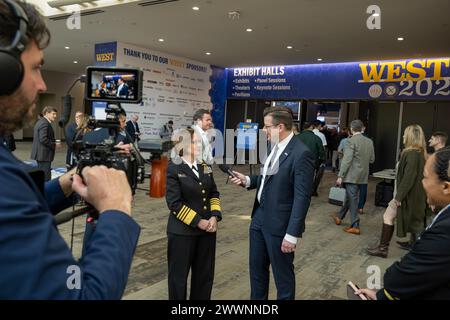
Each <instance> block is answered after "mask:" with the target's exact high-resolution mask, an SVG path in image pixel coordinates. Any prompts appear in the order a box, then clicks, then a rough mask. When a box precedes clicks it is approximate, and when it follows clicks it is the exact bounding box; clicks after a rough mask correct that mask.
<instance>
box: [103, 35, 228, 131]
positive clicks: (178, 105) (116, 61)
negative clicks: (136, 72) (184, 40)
mask: <svg viewBox="0 0 450 320" xmlns="http://www.w3.org/2000/svg"><path fill="white" fill-rule="evenodd" d="M95 49H96V52H95V62H96V65H97V66H104V65H108V66H117V67H126V68H139V69H141V70H142V71H143V72H144V79H143V100H142V103H141V104H127V103H122V107H123V108H124V109H125V111H126V112H127V118H131V116H133V115H135V114H136V115H138V116H139V126H140V130H141V132H142V133H143V136H142V137H141V138H143V139H155V138H159V130H160V128H161V127H162V126H163V125H164V124H165V123H167V121H169V120H172V121H173V122H174V128H175V129H177V128H184V127H187V126H190V125H191V124H192V116H193V114H194V112H195V111H196V110H197V109H200V108H204V109H208V110H211V109H212V106H213V103H212V101H211V97H210V90H211V81H210V77H211V76H212V68H211V66H210V65H208V64H205V63H201V62H197V61H192V60H189V59H185V58H180V57H176V56H172V55H170V54H166V53H162V52H158V51H154V50H151V49H147V48H142V47H138V46H135V45H131V44H126V43H121V42H114V43H105V44H98V45H96V48H95ZM111 59H112V60H111ZM223 91H225V90H223ZM223 95H225V92H224V93H223ZM219 120H220V119H219ZM215 121H217V119H215ZM222 121H223V120H222Z"/></svg>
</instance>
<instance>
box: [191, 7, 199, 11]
mask: <svg viewBox="0 0 450 320" xmlns="http://www.w3.org/2000/svg"><path fill="white" fill-rule="evenodd" d="M192 10H194V11H198V10H200V8H199V7H192Z"/></svg>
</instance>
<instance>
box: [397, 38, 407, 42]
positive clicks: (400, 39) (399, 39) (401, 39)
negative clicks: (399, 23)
mask: <svg viewBox="0 0 450 320" xmlns="http://www.w3.org/2000/svg"><path fill="white" fill-rule="evenodd" d="M397 40H398V41H403V40H405V38H403V37H398V38H397Z"/></svg>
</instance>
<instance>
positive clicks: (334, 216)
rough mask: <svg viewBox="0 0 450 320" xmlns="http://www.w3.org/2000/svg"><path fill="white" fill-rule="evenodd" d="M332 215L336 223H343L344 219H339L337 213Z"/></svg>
mask: <svg viewBox="0 0 450 320" xmlns="http://www.w3.org/2000/svg"><path fill="white" fill-rule="evenodd" d="M331 217H332V218H333V220H334V223H335V224H336V225H337V226H338V225H340V224H341V223H342V220H341V219H339V218H338V216H337V215H335V214H332V215H331Z"/></svg>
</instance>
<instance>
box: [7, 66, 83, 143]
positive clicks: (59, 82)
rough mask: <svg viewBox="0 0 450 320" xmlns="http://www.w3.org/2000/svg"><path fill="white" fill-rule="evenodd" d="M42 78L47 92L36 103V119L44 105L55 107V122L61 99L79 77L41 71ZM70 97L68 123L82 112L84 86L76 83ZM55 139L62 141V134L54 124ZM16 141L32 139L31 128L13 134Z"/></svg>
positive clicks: (60, 106) (59, 115)
mask: <svg viewBox="0 0 450 320" xmlns="http://www.w3.org/2000/svg"><path fill="white" fill-rule="evenodd" d="M42 76H43V78H44V81H45V83H46V84H47V92H45V93H44V94H43V95H42V99H40V100H41V101H40V102H38V104H37V106H36V112H35V114H36V118H37V115H38V113H39V112H40V111H41V110H42V108H43V107H45V106H46V105H50V106H52V107H55V108H56V109H57V110H58V117H57V121H59V119H60V117H61V114H62V111H63V110H62V97H63V96H65V95H66V93H67V90H68V89H69V88H70V87H71V85H72V83H73V82H74V81H75V79H76V78H77V77H79V75H74V74H70V73H64V72H58V71H49V70H43V71H42ZM70 95H71V96H72V98H73V100H72V101H73V103H72V112H71V118H70V121H69V123H70V122H73V121H75V112H76V111H84V102H83V101H84V84H80V83H77V84H76V85H75V86H74V87H73V89H72V91H71V92H70ZM54 128H55V136H56V139H64V138H65V137H64V133H63V130H62V129H61V128H59V127H58V125H57V123H55V124H54ZM15 136H17V138H18V139H21V138H22V136H23V138H33V127H32V126H31V127H29V128H24V129H23V130H22V132H17V134H15Z"/></svg>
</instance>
